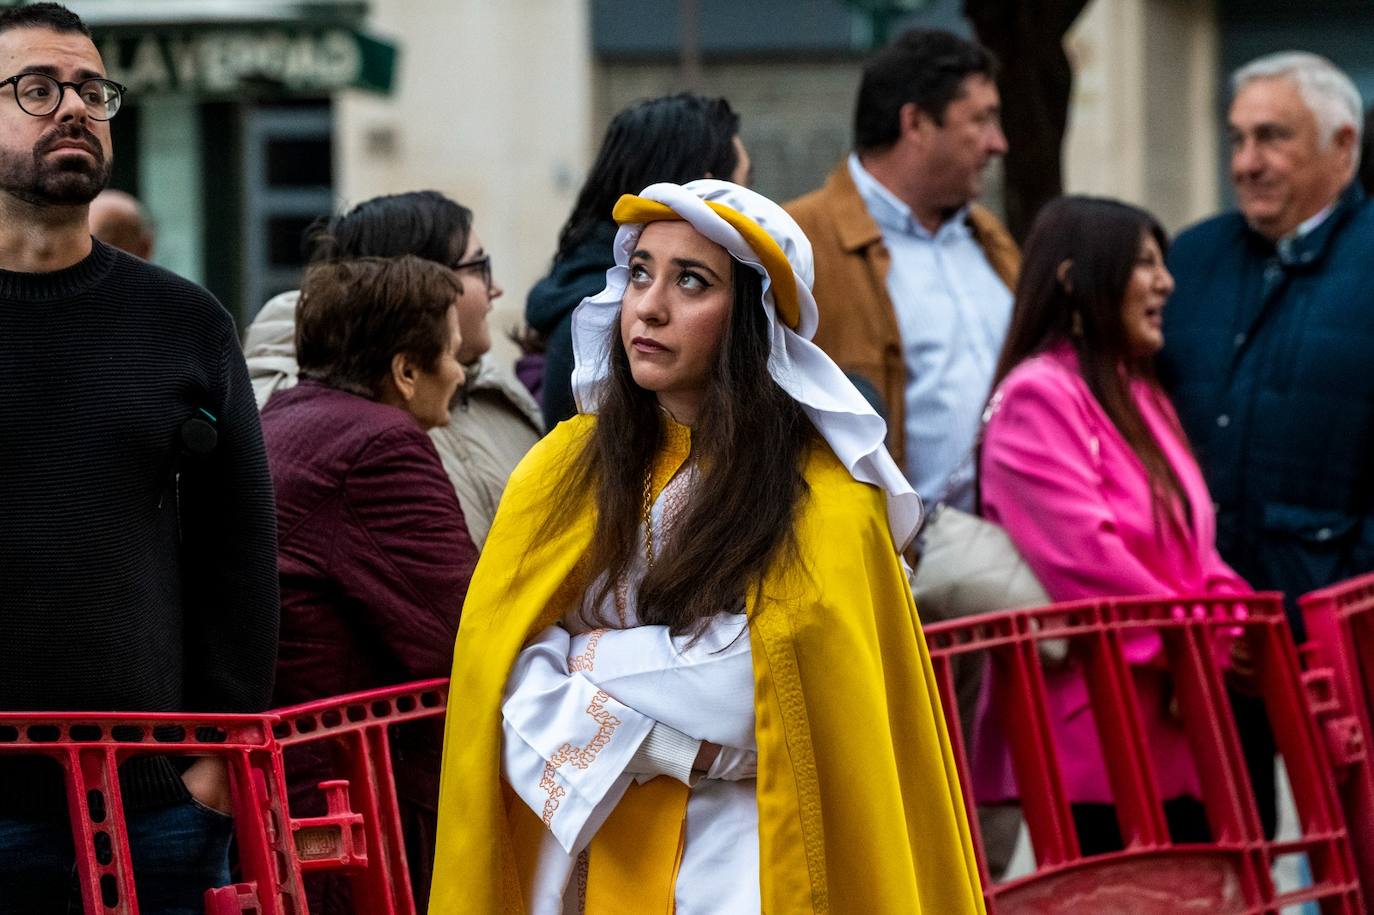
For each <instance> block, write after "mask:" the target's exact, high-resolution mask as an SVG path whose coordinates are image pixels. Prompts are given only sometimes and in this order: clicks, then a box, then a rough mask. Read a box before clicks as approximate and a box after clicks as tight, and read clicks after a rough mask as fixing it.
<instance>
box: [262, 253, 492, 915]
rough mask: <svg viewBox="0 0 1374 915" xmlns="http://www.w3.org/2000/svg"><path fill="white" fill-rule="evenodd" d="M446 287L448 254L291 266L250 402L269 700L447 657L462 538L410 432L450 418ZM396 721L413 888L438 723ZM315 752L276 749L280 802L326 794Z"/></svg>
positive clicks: (420, 883) (453, 374)
mask: <svg viewBox="0 0 1374 915" xmlns="http://www.w3.org/2000/svg"><path fill="white" fill-rule="evenodd" d="M460 288H461V287H460V286H459V281H458V280H457V278H456V277H455V275H454V273H453V272H452V271H451V270H448V269H446V268H444V267H442V266H440V265H439V264H435V263H431V262H429V261H424V260H421V259H419V258H416V257H410V256H407V257H400V258H364V259H359V260H354V261H343V262H338V263H330V264H322V265H319V266H316V267H312V268H311V269H310V271H309V272H308V273H307V274H306V278H305V282H304V284H303V286H302V289H301V299H300V304H299V305H298V307H297V317H296V351H297V356H298V359H299V362H300V375H301V382H300V384H298V385H297V386H296V387H294V388H290V389H288V390H284V391H280V392H278V393H277V394H275V395H273V397H272V399H271V400H270V401H268V403H267V405H266V406H265V407H264V408H263V411H262V427H263V437H264V438H265V439H266V442H267V453H268V460H269V462H270V464H271V469H272V478H273V482H274V485H275V487H276V495H277V519H278V538H279V541H280V547H279V549H280V558H279V568H280V572H281V591H282V616H281V647H280V653H279V657H278V662H277V681H276V688H275V693H274V705H275V706H277V707H280V706H284V705H291V704H295V703H298V702H305V701H308V700H311V699H320V698H324V697H328V696H335V695H338V694H340V693H347V692H354V691H357V690H362V689H370V688H373V687H378V686H386V685H389V684H394V683H403V682H406V681H408V680H416V679H421V678H426V677H441V676H445V675H447V673H448V672H449V667H450V663H451V661H452V654H453V641H454V636H455V634H456V633H457V630H458V615H459V610H460V608H461V607H462V604H463V597H464V595H465V594H466V592H467V585H468V579H469V578H470V577H471V575H472V569H473V566H474V565H475V564H476V562H477V550H476V548H475V547H474V546H473V543H472V540H471V538H470V537H469V536H468V531H467V526H466V524H465V523H464V520H463V513H462V509H460V508H459V506H458V499H457V497H456V496H455V495H454V491H453V484H452V483H450V482H449V479H448V476H447V475H446V474H445V472H444V467H443V464H442V463H441V462H440V460H439V454H438V452H437V451H436V450H435V448H434V444H433V442H432V441H431V440H430V438H429V436H428V435H427V434H426V432H427V430H429V429H431V428H433V427H434V426H438V425H442V424H444V423H446V422H448V417H449V410H448V407H449V402H450V400H451V399H452V398H453V395H454V392H455V391H456V390H457V388H458V385H459V384H460V383H461V382H462V380H463V369H462V367H461V365H460V364H459V362H458V360H457V358H456V354H457V352H458V348H459V345H460V343H461V337H460V334H459V330H458V315H457V311H456V309H455V308H454V301H455V298H456V296H457V295H458V293H459V292H460ZM429 724H430V723H426V725H429ZM412 727H414V726H412ZM395 738H396V739H395V743H394V744H393V746H394V748H395V755H396V759H395V764H396V767H397V768H396V784H397V789H398V793H399V794H400V801H401V804H402V817H403V820H404V821H405V825H406V839H407V846H408V849H407V851H408V852H409V854H408V857H409V860H410V862H411V870H412V882H413V883H414V888H415V891H416V895H417V897H419V899H423V897H424V896H425V893H426V891H427V890H428V886H429V870H430V866H431V864H432V858H433V845H432V839H431V837H432V835H433V820H434V810H435V807H436V804H437V800H438V775H439V762H440V750H441V746H442V733H441V728H439V727H437V726H426V727H421V728H419V729H417V730H408V731H406V732H405V733H401V734H398V735H395ZM330 754H331V750H330V749H329V748H325V747H319V746H315V747H302V748H298V749H297V750H296V751H294V752H293V753H290V754H288V758H287V767H288V769H287V771H288V781H289V783H290V784H289V787H290V791H291V809H292V813H293V815H295V816H310V815H315V814H319V813H323V812H324V810H323V803H322V800H321V798H320V796H319V793H318V791H317V789H316V785H317V784H318V783H319V782H320V781H321V780H323V779H326V778H330V777H331V775H332V773H334V772H337V771H338V770H337V769H335V768H334V767H333V766H332V764H331V761H330ZM310 896H311V901H310V905H311V909H310V910H311V912H312V913H316V915H318V913H325V912H351V911H352V907H351V906H350V905H349V902H348V898H347V897H348V893H347V886H346V883H345V881H343V880H341V879H335V880H330V881H322V882H321V884H312V885H311V886H310ZM417 901H419V900H417ZM421 909H422V910H423V904H422V905H421Z"/></svg>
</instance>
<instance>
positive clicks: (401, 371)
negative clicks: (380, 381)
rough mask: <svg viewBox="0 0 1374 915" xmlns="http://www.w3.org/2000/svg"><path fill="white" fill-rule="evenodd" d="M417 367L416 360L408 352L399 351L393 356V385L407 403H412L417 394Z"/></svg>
mask: <svg viewBox="0 0 1374 915" xmlns="http://www.w3.org/2000/svg"><path fill="white" fill-rule="evenodd" d="M417 368H418V367H417V366H416V364H415V360H414V359H412V358H410V356H409V355H408V354H407V353H397V354H396V355H394V356H392V357H391V387H392V388H393V389H394V390H395V391H396V394H397V395H398V396H399V397H400V398H401V400H402V401H403V402H405V403H410V399H411V398H412V397H414V396H415V377H416V375H417V374H418V372H417Z"/></svg>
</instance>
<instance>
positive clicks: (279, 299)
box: [243, 292, 543, 550]
mask: <svg viewBox="0 0 1374 915" xmlns="http://www.w3.org/2000/svg"><path fill="white" fill-rule="evenodd" d="M298 298H299V293H297V292H283V293H282V294H281V295H279V296H276V297H275V298H273V299H271V300H270V301H269V302H268V303H267V304H266V305H264V306H263V308H262V311H260V312H258V316H257V317H256V318H255V319H254V320H253V323H252V324H250V325H249V327H248V333H247V334H246V335H245V338H244V343H243V352H244V356H245V357H246V358H247V361H248V374H249V377H250V378H251V379H252V381H253V393H254V395H255V396H256V397H257V401H258V407H259V409H261V407H262V406H263V404H265V403H267V399H268V398H269V397H271V396H272V394H273V393H274V392H275V391H279V390H281V389H283V388H289V387H291V386H292V385H294V384H295V383H296V372H297V366H296V346H295V336H296V300H297V299H298ZM542 434H543V421H542V420H541V419H540V416H539V405H538V404H537V403H535V401H534V398H533V397H532V396H530V393H529V391H527V390H526V389H525V386H524V385H522V384H521V383H520V382H519V381H518V380H516V378H515V376H514V375H513V374H511V373H509V372H503V371H501V369H500V368H498V367H497V365H496V363H495V362H494V361H492V360H491V359H490V358H489V357H487V356H483V357H482V358H481V359H479V360H477V362H476V363H474V364H473V365H470V366H467V381H466V382H464V384H463V387H462V388H460V389H459V391H458V396H457V397H456V398H455V399H454V401H453V406H452V408H451V409H450V411H449V423H448V425H447V426H440V427H438V428H436V429H431V430H430V433H429V436H430V438H431V439H433V441H434V445H435V447H436V448H438V450H439V458H440V459H441V460H442V461H443V463H444V470H446V471H447V472H448V478H449V480H450V481H451V482H452V483H453V489H454V491H455V492H456V493H457V494H458V504H459V505H461V506H462V508H463V516H464V518H465V519H466V521H467V526H468V533H469V534H470V535H471V536H472V542H473V543H475V544H476V545H477V548H478V549H479V550H480V549H481V548H482V544H483V543H485V542H486V539H487V531H488V530H489V529H490V528H491V519H492V518H493V517H495V515H496V506H497V504H498V503H500V501H501V493H502V492H503V491H504V490H505V488H506V481H507V480H509V479H510V474H511V471H512V470H514V469H515V465H516V464H518V463H520V459H521V458H523V457H524V456H525V452H526V451H528V450H529V449H530V448H532V447H533V446H534V443H535V442H537V441H538V440H539V437H540V435H542Z"/></svg>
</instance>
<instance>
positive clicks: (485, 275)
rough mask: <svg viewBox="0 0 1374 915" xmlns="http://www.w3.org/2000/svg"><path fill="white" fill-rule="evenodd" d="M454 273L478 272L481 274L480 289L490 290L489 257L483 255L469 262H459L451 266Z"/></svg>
mask: <svg viewBox="0 0 1374 915" xmlns="http://www.w3.org/2000/svg"><path fill="white" fill-rule="evenodd" d="M453 270H454V272H457V271H459V270H479V271H481V274H482V287H483V288H484V289H487V290H490V289H491V255H490V254H483V255H482V256H481V257H474V258H473V259H472V260H470V261H460V262H459V263H456V264H454V265H453Z"/></svg>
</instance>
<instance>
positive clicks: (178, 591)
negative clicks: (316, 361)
mask: <svg viewBox="0 0 1374 915" xmlns="http://www.w3.org/2000/svg"><path fill="white" fill-rule="evenodd" d="M93 244H94V247H93V250H92V251H91V253H90V255H89V256H88V257H86V258H85V259H83V260H82V261H81V262H80V263H78V264H76V265H74V266H72V267H69V268H67V269H65V270H59V271H56V272H54V273H14V272H9V271H4V270H0V370H3V372H4V381H3V383H0V710H4V711H67V710H72V711H131V712H142V711H157V712H162V711H207V712H209V711H216V712H218V711H223V712H238V711H257V710H261V709H263V708H265V707H266V705H267V702H268V699H269V697H270V695H271V691H272V672H273V667H274V664H275V659H276V645H277V627H278V620H277V616H278V598H277V563H276V516H275V511H274V509H273V502H272V484H271V481H270V479H269V477H268V471H267V460H266V455H265V452H264V450H263V444H262V433H261V430H260V428H259V426H258V414H257V410H256V408H255V406H254V401H253V391H252V388H251V387H250V385H249V382H248V376H247V371H246V369H245V368H244V364H243V359H242V356H241V355H240V352H239V346H238V339H237V336H236V334H235V332H234V325H233V321H232V320H231V319H230V317H229V315H228V313H227V312H225V310H224V309H223V308H222V307H220V305H219V303H218V302H216V301H215V299H214V297H213V296H211V295H210V294H209V293H208V292H206V291H205V290H203V289H201V288H200V287H199V286H196V285H195V284H193V283H191V282H188V281H187V280H184V279H182V278H180V277H178V276H176V275H175V274H172V273H169V272H168V271H166V270H163V269H161V268H158V267H155V266H153V265H151V264H147V263H145V262H143V261H141V260H138V259H137V258H134V257H131V256H129V255H127V254H125V253H123V252H121V251H118V250H116V249H114V248H111V247H108V246H106V245H103V244H101V243H100V242H98V241H96V242H93ZM201 409H204V410H205V411H207V412H208V413H210V414H211V415H212V416H213V417H214V418H215V423H214V425H215V431H216V438H217V442H216V444H215V446H214V448H213V450H211V451H209V453H208V454H203V455H202V454H196V453H194V452H193V451H190V450H188V449H187V448H186V447H185V446H184V444H183V437H182V427H183V425H184V424H185V423H186V421H187V420H188V419H191V418H192V416H193V415H195V414H196V413H197V411H198V410H201ZM11 759H12V758H9V759H7V758H4V757H0V763H3V766H2V767H0V811H4V810H15V811H18V810H21V809H29V808H32V807H33V806H34V805H35V803H38V802H40V801H41V803H42V804H43V806H46V805H47V799H48V798H50V797H51V794H50V790H51V787H52V786H51V784H50V782H51V779H49V778H44V777H42V776H40V775H37V774H35V772H34V769H33V764H32V762H31V761H28V760H18V761H11ZM123 780H124V782H125V790H126V794H127V795H128V796H127V800H128V802H129V804H130V806H143V805H148V804H155V803H158V802H160V801H166V800H172V799H175V798H177V797H180V796H184V789H183V788H182V786H181V784H180V781H179V779H177V777H176V773H175V770H174V769H173V767H172V766H171V765H169V764H167V763H166V762H165V761H160V760H154V761H153V762H151V763H142V762H139V763H135V764H132V765H126V767H125V769H124V778H123ZM59 790H60V786H59ZM58 797H59V798H60V797H61V795H60V794H59V795H58Z"/></svg>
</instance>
